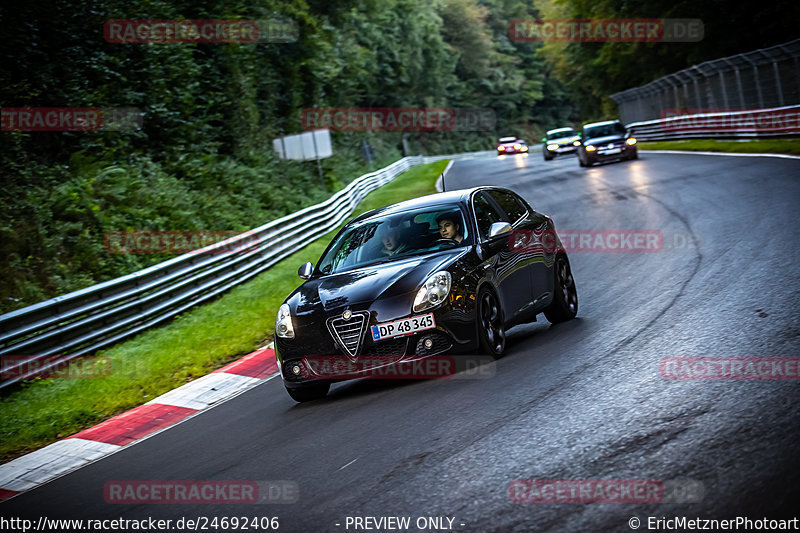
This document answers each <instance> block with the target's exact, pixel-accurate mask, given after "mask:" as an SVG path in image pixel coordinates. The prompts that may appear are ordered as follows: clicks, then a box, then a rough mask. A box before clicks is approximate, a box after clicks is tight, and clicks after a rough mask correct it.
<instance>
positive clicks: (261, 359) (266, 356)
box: [214, 346, 278, 379]
mask: <svg viewBox="0 0 800 533" xmlns="http://www.w3.org/2000/svg"><path fill="white" fill-rule="evenodd" d="M277 371H278V363H277V362H276V361H275V350H272V349H271V348H270V347H269V346H268V347H266V348H262V349H260V350H256V351H255V352H253V353H251V354H250V355H246V356H244V357H242V358H241V359H239V360H238V361H234V362H233V363H231V364H229V365H227V366H224V367H222V368H220V369H219V370H215V371H214V372H226V373H228V374H238V375H240V376H248V377H251V378H259V379H263V378H266V377H268V376H271V375H272V374H274V373H275V372H277Z"/></svg>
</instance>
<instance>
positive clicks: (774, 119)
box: [627, 105, 800, 141]
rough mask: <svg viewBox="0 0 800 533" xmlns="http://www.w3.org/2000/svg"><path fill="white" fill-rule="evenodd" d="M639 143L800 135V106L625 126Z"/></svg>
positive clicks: (702, 115)
mask: <svg viewBox="0 0 800 533" xmlns="http://www.w3.org/2000/svg"><path fill="white" fill-rule="evenodd" d="M627 128H628V131H629V132H630V134H631V135H633V136H634V137H636V138H637V139H638V140H640V141H671V140H687V139H721V140H725V139H736V140H744V139H752V138H770V137H772V138H776V137H784V138H785V137H796V136H800V105H793V106H786V107H776V108H771V109H755V110H752V111H734V112H725V113H695V114H685V115H675V116H670V117H666V118H661V119H657V120H645V121H641V122H633V123H631V124H628V125H627Z"/></svg>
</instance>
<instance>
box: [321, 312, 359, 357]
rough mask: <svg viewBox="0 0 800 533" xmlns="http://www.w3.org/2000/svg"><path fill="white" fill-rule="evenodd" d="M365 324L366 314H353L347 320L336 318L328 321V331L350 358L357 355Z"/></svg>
mask: <svg viewBox="0 0 800 533" xmlns="http://www.w3.org/2000/svg"><path fill="white" fill-rule="evenodd" d="M366 324H367V313H353V314H352V316H351V317H350V318H349V319H345V318H344V317H336V318H329V319H328V331H329V332H330V334H331V336H332V337H333V340H334V341H336V344H338V345H339V347H340V348H341V349H343V350H344V351H345V352H346V353H347V355H349V356H350V357H355V356H356V355H357V354H358V349H359V348H360V347H361V341H362V339H363V338H364V329H365V326H366Z"/></svg>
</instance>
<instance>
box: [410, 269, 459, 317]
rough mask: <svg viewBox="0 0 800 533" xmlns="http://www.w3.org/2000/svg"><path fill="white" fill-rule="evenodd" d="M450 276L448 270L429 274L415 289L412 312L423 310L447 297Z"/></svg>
mask: <svg viewBox="0 0 800 533" xmlns="http://www.w3.org/2000/svg"><path fill="white" fill-rule="evenodd" d="M451 284H452V278H451V276H450V272H447V271H446V270H441V271H439V272H436V273H435V274H433V275H432V276H430V277H429V278H428V279H427V280H425V283H423V284H422V287H420V288H419V291H417V296H416V298H414V312H415V313H417V312H419V311H424V310H426V309H430V308H431V307H436V306H437V305H439V304H440V303H442V302H443V301H445V300H446V299H447V295H448V294H450V285H451Z"/></svg>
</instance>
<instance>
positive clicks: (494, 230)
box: [489, 222, 511, 241]
mask: <svg viewBox="0 0 800 533" xmlns="http://www.w3.org/2000/svg"><path fill="white" fill-rule="evenodd" d="M510 232H511V224H509V223H508V222H495V223H493V224H492V225H491V226H489V240H490V241H492V240H494V239H495V238H497V237H499V236H501V235H505V234H506V233H510Z"/></svg>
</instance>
